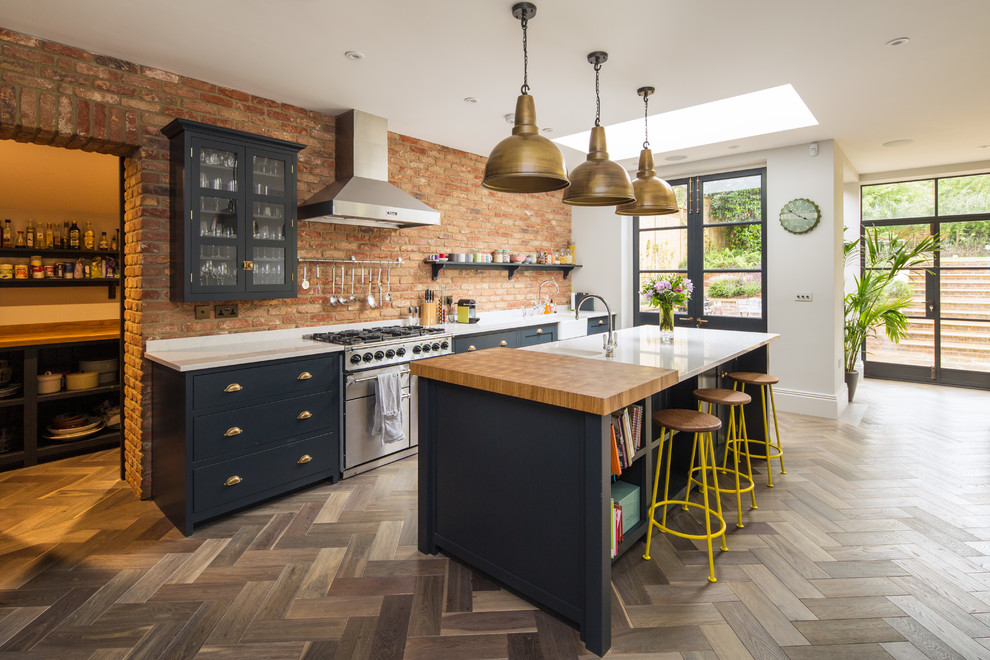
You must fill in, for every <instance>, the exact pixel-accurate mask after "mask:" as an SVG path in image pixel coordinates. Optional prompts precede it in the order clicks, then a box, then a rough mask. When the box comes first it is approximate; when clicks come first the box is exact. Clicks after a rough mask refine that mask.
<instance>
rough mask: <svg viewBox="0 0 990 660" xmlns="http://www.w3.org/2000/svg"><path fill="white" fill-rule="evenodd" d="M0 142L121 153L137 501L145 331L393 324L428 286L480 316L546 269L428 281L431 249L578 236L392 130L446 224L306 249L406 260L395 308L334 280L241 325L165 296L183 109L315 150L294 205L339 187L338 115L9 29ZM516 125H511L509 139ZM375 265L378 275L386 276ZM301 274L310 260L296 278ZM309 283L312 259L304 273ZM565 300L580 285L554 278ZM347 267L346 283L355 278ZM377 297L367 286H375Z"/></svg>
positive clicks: (146, 473) (1, 33) (395, 171)
mask: <svg viewBox="0 0 990 660" xmlns="http://www.w3.org/2000/svg"><path fill="white" fill-rule="evenodd" d="M0 48H2V54H3V56H2V60H0V138H2V139H15V140H18V141H21V142H35V143H38V144H48V145H53V146H59V147H66V148H73V149H83V150H86V151H96V152H101V153H109V154H115V155H118V156H122V157H124V182H123V187H124V252H125V259H124V263H125V272H124V276H125V282H124V309H125V311H124V351H125V357H124V447H125V450H124V453H125V475H126V478H127V481H128V482H129V483H130V484H131V486H132V487H133V488H134V489H135V490H136V491H137V492H138V493H139V494H140V495H141V496H142V497H148V496H150V488H151V482H150V480H151V464H150V461H151V451H150V447H151V444H150V443H151V442H153V441H154V439H153V438H152V437H151V416H150V414H149V411H150V409H151V379H150V368H149V367H148V365H147V364H146V362H145V360H144V359H143V353H144V345H145V342H146V341H147V340H148V339H156V338H166V337H182V336H191V335H197V334H204V333H218V332H242V331H249V330H264V329H272V328H280V327H281V328H285V327H299V326H307V325H320V324H327V323H347V322H354V321H378V320H381V321H395V320H397V319H399V318H402V317H404V315H405V309H406V307H407V306H409V305H413V304H415V301H416V298H417V295H418V294H419V293H420V292H421V291H423V290H425V289H427V288H434V289H438V288H439V285H441V284H444V285H446V287H447V292H448V294H449V295H454V296H457V297H470V298H474V299H476V300H477V301H478V304H479V309H480V310H481V311H482V312H484V311H485V310H496V309H508V308H512V307H517V306H519V305H520V304H522V303H523V302H525V301H527V300H530V299H532V298H533V296H534V293H535V291H536V287H537V284H538V283H539V281H540V280H541V279H543V277H546V276H547V274H546V273H534V272H526V271H519V272H518V273H517V274H516V276H515V278H514V279H513V280H512V281H509V280H508V278H507V277H506V276H505V273H504V272H501V271H498V272H482V271H470V270H458V271H445V272H444V273H442V274H441V275H440V280H439V281H438V282H432V281H431V280H430V269H429V267H428V266H427V265H426V264H424V263H423V259H424V257H425V256H426V255H428V254H430V253H434V252H440V251H461V252H477V251H490V250H493V249H496V248H502V247H505V248H508V249H510V250H513V251H526V252H532V251H535V250H537V249H559V248H562V247H563V246H565V245H566V244H567V241H568V239H569V238H570V234H571V214H570V210H569V209H568V208H567V207H566V206H564V205H563V204H561V203H560V193H549V194H542V195H506V194H499V193H494V192H490V191H488V190H485V189H484V188H482V187H481V176H482V172H483V170H484V165H485V158H484V157H482V156H478V155H475V154H470V153H467V152H464V151H458V150H456V149H451V148H448V147H444V146H441V145H437V144H433V143H429V142H425V141H423V140H417V139H416V138H413V137H408V136H405V135H397V134H395V133H390V134H389V158H390V164H389V178H390V180H391V181H392V183H394V184H396V185H397V186H399V187H401V188H402V189H404V190H405V191H407V192H409V193H410V194H412V195H414V196H416V197H417V198H418V199H420V200H422V201H423V202H425V203H427V204H429V205H430V206H433V207H434V208H436V209H437V210H439V211H440V212H441V213H442V221H441V224H440V225H439V226H435V227H417V228H410V229H403V230H398V231H396V230H385V229H377V228H362V227H349V226H346V225H328V224H320V223H311V222H303V223H300V226H299V254H300V256H302V257H318V258H331V259H332V258H338V259H339V258H349V257H351V256H354V257H356V258H357V259H395V258H397V257H401V258H402V259H403V260H404V262H405V263H403V264H402V266H401V267H398V268H393V270H392V298H393V304H392V306H390V307H382V308H377V309H368V308H367V307H361V308H359V307H352V308H350V309H346V310H344V309H341V308H334V307H332V306H330V305H328V304H327V303H326V300H327V298H328V297H329V290H328V288H329V283H330V278H329V273H327V272H326V269H325V268H322V269H321V270H322V272H321V276H322V278H321V279H322V291H320V290H319V289H318V288H317V287H316V286H315V285H314V286H312V287H311V288H310V289H309V290H308V291H302V290H300V291H299V294H300V295H299V297H298V298H294V299H285V300H272V301H255V302H251V301H241V302H239V307H240V315H239V317H238V318H236V319H231V320H225V321H217V320H214V319H211V320H201V321H197V320H194V318H193V305H192V304H191V303H177V302H173V301H171V300H170V298H169V251H170V249H171V246H170V245H169V198H168V183H169V182H168V141H167V140H166V139H165V137H164V136H162V135H161V133H160V132H159V131H160V129H161V127H162V126H164V125H165V124H167V123H168V122H169V121H171V120H172V119H173V118H175V117H182V118H186V119H192V120H196V121H201V122H204V123H207V124H214V125H218V126H225V127H228V128H233V129H237V130H242V131H247V132H250V133H256V134H260V135H267V136H270V137H276V138H281V139H284V140H292V141H295V142H299V143H302V144H304V145H306V148H305V149H304V150H303V151H302V152H300V154H299V190H298V194H299V199H300V200H302V201H305V200H306V199H308V198H309V197H310V196H311V195H313V194H314V193H315V192H316V191H318V190H319V189H320V188H322V187H323V186H325V185H326V184H327V183H329V182H331V181H332V180H333V173H334V169H333V153H334V135H333V133H334V131H333V128H334V127H333V118H332V117H330V116H327V115H324V114H320V113H318V112H313V111H311V110H306V109H304V108H299V107H296V106H292V105H289V104H285V103H279V102H278V101H274V100H270V99H265V98H261V97H258V96H254V95H251V94H247V93H245V92H241V91H238V90H234V89H228V88H225V87H220V86H217V85H214V84H212V83H208V82H204V81H201V80H195V79H192V78H187V77H185V76H182V75H180V74H177V73H172V72H169V71H163V70H161V69H155V68H152V67H147V66H142V65H140V64H135V63H132V62H126V61H123V60H119V59H116V58H112V57H107V56H104V55H98V54H94V53H90V52H88V51H85V50H81V49H79V48H74V47H72V46H67V45H64V44H60V43H56V42H52V41H45V40H42V39H37V38H34V37H31V36H28V35H25V34H21V33H18V32H13V31H10V30H5V29H2V28H0ZM506 134H508V131H507V132H506ZM376 274H377V273H376ZM301 275H302V268H301V267H300V269H299V279H301ZM308 275H309V278H310V280H311V281H312V280H314V279H315V268H313V267H310V269H309V273H308ZM553 278H554V279H555V280H557V282H558V284H559V285H560V299H566V297H567V296H568V294H569V293H570V280H563V279H562V278H561V276H560V274H559V273H555V274H553ZM349 282H350V280H349V275H348V285H349ZM365 291H366V289H365Z"/></svg>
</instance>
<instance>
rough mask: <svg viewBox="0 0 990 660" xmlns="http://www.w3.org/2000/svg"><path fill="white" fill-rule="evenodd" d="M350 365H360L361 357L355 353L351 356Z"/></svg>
mask: <svg viewBox="0 0 990 660" xmlns="http://www.w3.org/2000/svg"><path fill="white" fill-rule="evenodd" d="M351 364H361V356H360V355H358V354H357V353H355V354H354V355H352V356H351Z"/></svg>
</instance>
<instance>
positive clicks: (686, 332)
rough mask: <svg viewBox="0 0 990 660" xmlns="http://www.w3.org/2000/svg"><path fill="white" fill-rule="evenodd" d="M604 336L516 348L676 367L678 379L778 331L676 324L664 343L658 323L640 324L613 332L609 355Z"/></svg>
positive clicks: (760, 342)
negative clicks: (612, 348) (615, 341)
mask: <svg viewBox="0 0 990 660" xmlns="http://www.w3.org/2000/svg"><path fill="white" fill-rule="evenodd" d="M606 336H607V335H604V334H598V335H588V336H585V337H576V338H573V339H565V340H562V341H555V342H550V343H547V344H539V345H536V346H527V347H526V348H522V349H519V350H525V351H539V352H544V353H556V354H559V355H570V356H573V357H583V358H589V359H593V360H612V361H615V362H621V363H624V364H638V365H642V366H644V367H658V368H661V369H673V370H675V371H677V374H678V382H680V381H684V380H687V379H688V378H691V377H693V376H696V375H698V374H700V373H702V372H704V371H707V370H709V369H711V368H712V367H715V366H718V365H720V364H722V363H724V362H728V361H729V360H731V359H733V358H735V357H738V356H740V355H743V354H744V353H748V352H749V351H751V350H753V349H754V348H758V347H760V346H763V345H765V344H769V343H770V342H771V341H773V340H774V339H776V338H777V337H779V336H780V335H777V334H773V333H763V332H737V331H733V330H699V329H697V328H675V330H674V339H673V341H672V342H671V343H669V344H665V343H664V342H663V340H662V339H661V338H660V328H659V327H658V326H656V325H641V326H637V327H635V328H626V329H625V330H618V331H616V332H615V336H616V338H617V339H618V342H619V345H618V346H617V347H616V349H615V355H614V356H613V357H611V358H606V357H605V351H604V349H603V348H602V340H603V338H604V337H606Z"/></svg>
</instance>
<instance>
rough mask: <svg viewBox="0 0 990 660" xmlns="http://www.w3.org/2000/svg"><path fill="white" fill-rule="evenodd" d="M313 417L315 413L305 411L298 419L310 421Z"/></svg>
mask: <svg viewBox="0 0 990 660" xmlns="http://www.w3.org/2000/svg"><path fill="white" fill-rule="evenodd" d="M312 416H313V413H311V412H309V411H308V410H304V411H302V412H301V413H299V414H298V415H296V419H309V418H310V417H312Z"/></svg>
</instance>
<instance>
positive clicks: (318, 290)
mask: <svg viewBox="0 0 990 660" xmlns="http://www.w3.org/2000/svg"><path fill="white" fill-rule="evenodd" d="M315 291H316V295H317V296H319V295H320V294H321V292H322V291H323V289H322V287H321V286H320V265H319V264H316V289H315Z"/></svg>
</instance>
